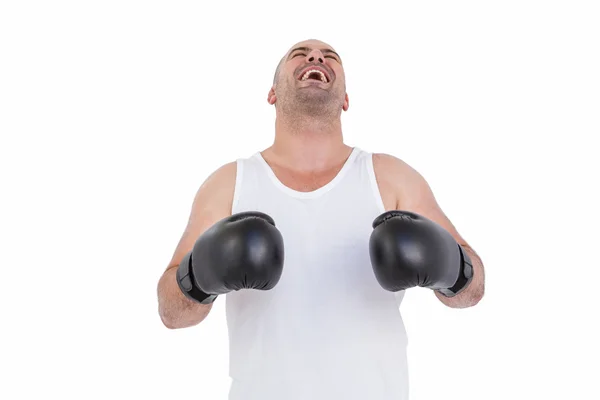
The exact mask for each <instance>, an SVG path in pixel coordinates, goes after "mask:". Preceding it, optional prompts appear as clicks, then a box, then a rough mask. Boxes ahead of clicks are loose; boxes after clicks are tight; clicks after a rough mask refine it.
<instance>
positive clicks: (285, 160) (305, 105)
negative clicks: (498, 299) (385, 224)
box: [158, 40, 485, 329]
mask: <svg viewBox="0 0 600 400" xmlns="http://www.w3.org/2000/svg"><path fill="white" fill-rule="evenodd" d="M313 66H319V67H321V68H322V69H323V70H324V71H325V72H326V73H327V75H328V76H329V77H330V78H331V79H330V81H329V82H327V83H322V82H319V81H301V80H299V79H298V78H299V76H300V73H301V72H302V71H303V70H304V69H305V68H306V67H313ZM267 101H268V102H269V104H271V105H273V106H275V110H276V120H275V139H274V141H273V144H272V145H271V146H270V147H268V148H266V149H265V150H263V151H262V152H261V154H262V156H263V158H264V159H265V161H266V162H267V163H268V164H269V166H270V167H271V168H272V169H273V172H274V173H275V175H276V176H277V178H278V179H279V180H280V181H281V182H282V183H283V184H284V185H286V186H288V187H290V188H292V189H295V190H298V191H313V190H316V189H318V188H319V187H321V186H323V185H325V184H327V183H328V182H330V181H331V180H332V179H333V178H334V177H335V176H336V175H337V173H338V172H339V171H340V169H341V168H342V166H343V164H344V162H345V161H346V159H347V158H348V156H349V155H350V153H351V152H352V147H350V146H348V145H346V144H345V143H344V139H343V134H342V127H341V114H342V112H345V111H348V109H349V97H348V94H347V92H346V77H345V74H344V68H343V61H342V59H341V58H340V56H339V55H338V54H337V52H336V50H335V49H334V48H333V47H331V46H330V45H328V44H326V43H324V42H321V41H318V40H307V41H303V42H299V43H296V44H295V45H293V46H292V47H290V49H289V50H288V51H287V52H286V54H285V55H284V56H283V57H282V59H281V61H280V63H279V65H278V66H277V70H276V74H275V77H274V81H273V85H272V86H271V88H270V90H269V92H268V95H267ZM373 164H374V169H375V176H376V179H377V183H378V186H379V190H380V193H381V196H382V198H383V203H384V206H385V209H386V211H388V210H406V211H413V212H415V213H418V214H420V215H423V216H424V217H426V218H429V219H431V220H433V221H435V222H437V223H438V224H440V225H441V226H443V227H444V228H445V229H446V230H447V231H448V232H449V233H450V234H451V235H452V236H453V237H454V239H455V240H456V241H457V242H458V243H459V244H461V245H462V246H463V247H464V248H465V250H466V251H467V252H468V253H469V255H470V256H471V260H472V262H473V268H474V271H473V280H472V281H471V283H470V284H469V286H468V287H467V288H466V289H465V290H464V291H463V292H461V293H460V294H459V295H457V296H455V297H453V298H447V297H445V296H443V295H441V294H439V293H437V292H435V291H432V292H433V293H434V294H435V296H436V297H437V298H438V299H439V300H440V301H441V302H442V303H443V304H445V305H446V306H448V307H452V308H466V307H472V306H474V305H476V304H477V303H478V302H479V301H480V300H481V299H482V297H483V295H484V286H485V285H484V267H483V263H482V261H481V259H480V257H479V256H478V255H477V253H476V252H475V251H474V250H473V249H472V248H471V246H470V245H469V244H468V243H467V242H466V240H465V239H464V238H463V237H462V236H461V235H460V234H459V232H458V230H457V229H456V228H455V226H454V225H453V224H452V222H451V221H450V220H449V218H448V217H447V216H446V215H445V214H444V212H443V211H442V209H441V208H440V206H439V204H438V203H437V201H436V199H435V196H434V194H433V192H432V190H431V188H430V186H429V185H428V183H427V182H426V180H425V179H424V177H423V176H421V174H419V172H417V171H416V170H415V169H414V168H412V167H411V166H410V165H408V164H407V163H406V162H404V161H402V160H400V159H398V158H397V157H394V156H392V155H390V154H385V153H375V154H373ZM235 178H236V165H235V162H231V163H228V164H225V165H223V166H221V167H220V168H218V169H217V170H216V171H214V172H213V173H212V174H211V176H209V177H208V178H207V179H206V181H205V182H203V184H202V185H201V187H200V188H199V189H198V192H197V194H196V196H195V198H194V201H193V203H192V207H191V213H190V218H189V221H188V224H187V226H186V229H185V231H184V233H183V235H182V237H181V239H180V241H179V243H178V245H177V247H176V249H175V252H174V254H173V257H172V259H171V262H170V263H169V265H168V266H167V268H166V270H165V271H164V273H163V275H162V276H161V278H160V280H159V283H158V304H159V314H160V317H161V320H162V322H163V323H164V325H165V326H166V327H168V328H171V329H178V328H185V327H190V326H193V325H197V324H199V323H200V322H201V321H203V320H204V318H206V316H207V315H208V313H209V312H210V310H211V308H212V304H210V305H203V304H197V303H194V302H193V301H191V300H189V299H187V298H186V297H185V296H184V295H183V294H182V293H181V291H180V290H179V288H178V286H177V282H176V281H175V271H176V267H177V266H178V265H179V263H180V261H181V259H182V258H183V256H184V255H185V254H186V253H187V252H189V251H190V250H191V249H192V247H193V245H194V242H195V241H196V239H197V238H198V236H200V235H201V234H202V233H203V232H204V231H205V230H206V229H208V228H209V227H210V226H211V225H213V224H214V223H215V222H217V221H218V220H220V219H222V218H225V217H227V216H229V215H231V206H232V199H233V192H234V186H235Z"/></svg>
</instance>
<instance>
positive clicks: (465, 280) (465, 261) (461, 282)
mask: <svg viewBox="0 0 600 400" xmlns="http://www.w3.org/2000/svg"><path fill="white" fill-rule="evenodd" d="M458 248H459V249H460V259H461V268H460V273H459V275H458V280H457V281H456V283H455V284H454V286H452V287H451V288H447V289H439V290H438V292H440V293H441V294H443V295H444V296H446V297H454V296H456V295H457V294H459V293H460V292H462V291H463V290H464V289H465V288H466V287H467V286H468V285H469V283H470V282H471V280H472V279H473V263H472V262H471V257H469V255H468V254H467V252H466V251H465V249H464V248H463V247H462V246H461V245H460V244H459V245H458Z"/></svg>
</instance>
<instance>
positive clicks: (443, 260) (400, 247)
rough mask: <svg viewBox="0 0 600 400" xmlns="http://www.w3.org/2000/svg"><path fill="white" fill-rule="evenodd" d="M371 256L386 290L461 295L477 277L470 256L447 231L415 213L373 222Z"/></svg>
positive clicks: (394, 214) (395, 214) (388, 215)
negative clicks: (418, 290)
mask: <svg viewBox="0 0 600 400" xmlns="http://www.w3.org/2000/svg"><path fill="white" fill-rule="evenodd" d="M369 253H370V258H371V264H372V267H373V271H374V273H375V277H376V278H377V281H378V282H379V284H380V285H381V286H382V287H383V288H384V289H386V290H389V291H392V292H396V291H400V290H405V289H408V288H411V287H416V286H420V287H424V288H429V289H432V290H436V291H438V292H440V293H441V294H443V295H444V296H447V297H453V296H455V295H457V294H458V293H460V292H461V291H462V290H463V289H464V288H465V287H466V286H467V285H468V284H469V282H470V281H471V279H472V277H473V267H472V264H471V260H470V258H469V256H468V254H467V253H466V252H465V251H464V249H463V248H462V246H460V245H459V244H458V243H457V242H456V240H454V238H453V237H452V235H450V233H448V231H447V230H446V229H444V228H443V227H442V226H440V225H438V224H437V223H435V222H433V221H431V220H429V219H427V218H425V217H423V216H421V215H418V214H415V213H412V212H406V211H388V212H385V213H383V214H381V215H380V216H378V217H377V218H376V219H375V220H374V221H373V231H372V232H371V236H370V239H369Z"/></svg>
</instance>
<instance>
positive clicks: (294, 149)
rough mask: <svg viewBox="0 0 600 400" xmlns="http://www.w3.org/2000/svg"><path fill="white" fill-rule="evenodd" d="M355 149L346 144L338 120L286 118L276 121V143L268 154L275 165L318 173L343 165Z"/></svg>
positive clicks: (266, 153)
mask: <svg viewBox="0 0 600 400" xmlns="http://www.w3.org/2000/svg"><path fill="white" fill-rule="evenodd" d="M350 151H351V148H350V147H349V146H348V145H346V144H345V143H344V139H343V134H342V127H341V121H340V119H339V118H337V119H309V118H302V117H294V118H289V117H288V118H286V117H284V116H280V115H278V116H277V119H276V120H275V141H274V142H273V145H272V146H271V147H269V148H268V149H266V150H265V151H264V155H265V156H267V157H269V158H271V159H272V160H273V162H275V163H276V164H279V165H283V166H285V167H288V168H292V169H294V170H298V171H318V170H324V169H328V168H331V167H332V166H334V165H337V164H338V163H340V162H343V161H344V160H345V159H346V158H347V157H348V155H349V153H350Z"/></svg>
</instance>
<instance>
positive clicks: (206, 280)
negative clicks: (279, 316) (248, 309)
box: [176, 211, 284, 304]
mask: <svg viewBox="0 0 600 400" xmlns="http://www.w3.org/2000/svg"><path fill="white" fill-rule="evenodd" d="M283 260H284V251H283V237H282V236H281V232H279V230H278V229H277V228H276V227H275V222H274V221H273V218H271V217H270V216H269V215H267V214H264V213H261V212H253V211H249V212H242V213H238V214H234V215H231V216H229V217H227V218H224V219H222V220H221V221H218V222H217V223H215V224H214V225H213V226H212V227H210V228H209V229H208V230H206V231H205V232H204V233H203V234H202V235H200V237H199V238H198V239H197V240H196V243H195V244H194V247H193V249H192V251H190V252H189V253H187V254H186V255H185V257H183V260H182V262H181V264H179V267H178V268H177V274H176V275H177V283H178V284H179V288H180V289H181V291H182V292H183V293H184V294H185V295H186V296H187V297H188V298H190V299H192V300H194V301H196V302H199V303H202V304H209V303H212V302H213V301H214V300H215V299H216V298H217V296H218V295H221V294H226V293H228V292H231V291H233V290H240V289H258V290H270V289H272V288H273V287H275V285H276V284H277V283H278V282H279V279H280V278H281V274H282V272H283Z"/></svg>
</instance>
